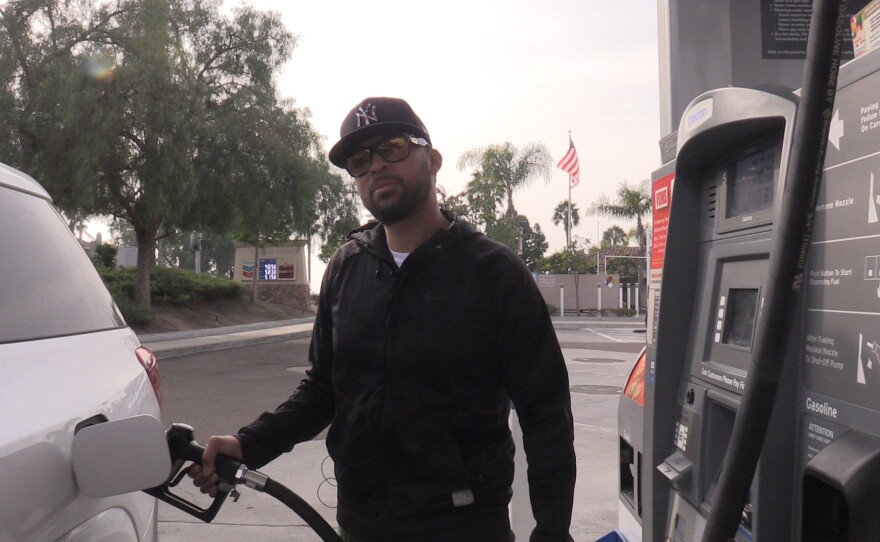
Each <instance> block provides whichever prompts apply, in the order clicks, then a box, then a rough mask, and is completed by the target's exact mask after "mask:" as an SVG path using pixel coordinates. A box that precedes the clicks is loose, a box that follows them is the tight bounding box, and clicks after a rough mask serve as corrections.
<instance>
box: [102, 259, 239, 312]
mask: <svg viewBox="0 0 880 542" xmlns="http://www.w3.org/2000/svg"><path fill="white" fill-rule="evenodd" d="M97 269H98V274H99V275H101V278H102V279H103V280H104V284H106V285H107V289H108V290H110V294H111V295H112V296H113V300H114V301H115V302H116V305H117V306H118V307H119V310H120V311H122V315H123V316H124V317H125V320H126V321H127V322H128V323H129V325H141V324H145V323H148V322H149V321H150V320H151V319H152V316H151V315H150V314H149V312H147V311H145V310H144V309H143V308H142V307H139V306H137V305H136V304H135V302H134V295H135V281H136V280H137V270H136V269H135V268H133V267H119V268H106V267H103V266H98V267H97ZM244 291H245V289H244V286H242V285H241V284H238V283H237V282H235V281H233V280H231V279H228V278H225V277H215V276H213V275H206V274H204V273H195V272H193V271H188V270H186V269H177V268H173V267H157V268H155V269H153V272H152V273H151V274H150V301H151V302H153V301H165V302H170V303H173V304H175V305H189V304H190V303H192V302H199V301H215V300H222V299H229V300H239V299H242V298H243V297H244Z"/></svg>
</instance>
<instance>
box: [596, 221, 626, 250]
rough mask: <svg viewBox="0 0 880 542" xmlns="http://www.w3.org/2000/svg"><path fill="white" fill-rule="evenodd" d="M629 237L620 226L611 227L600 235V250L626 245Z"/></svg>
mask: <svg viewBox="0 0 880 542" xmlns="http://www.w3.org/2000/svg"><path fill="white" fill-rule="evenodd" d="M627 239H629V235H627V233H626V232H625V231H623V228H621V227H620V226H611V227H610V228H608V229H607V230H605V231H604V232H603V233H602V242H601V243H600V244H601V246H602V248H608V247H618V246H624V245H626V241H627Z"/></svg>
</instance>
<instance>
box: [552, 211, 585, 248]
mask: <svg viewBox="0 0 880 542" xmlns="http://www.w3.org/2000/svg"><path fill="white" fill-rule="evenodd" d="M552 220H553V225H554V226H558V225H560V224H562V225H563V226H565V246H566V248H567V247H570V246H571V230H572V228H574V227H575V226H577V225H578V224H580V222H581V214H580V211H579V210H578V208H577V203H572V204H571V220H569V216H568V201H561V202H559V205H557V206H556V208H555V209H553V219H552Z"/></svg>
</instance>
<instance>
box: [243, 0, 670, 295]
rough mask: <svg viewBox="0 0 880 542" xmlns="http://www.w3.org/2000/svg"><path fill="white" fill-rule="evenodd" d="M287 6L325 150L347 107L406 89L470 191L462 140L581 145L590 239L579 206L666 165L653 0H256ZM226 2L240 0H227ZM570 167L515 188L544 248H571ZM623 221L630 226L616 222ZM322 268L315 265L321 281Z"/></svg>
mask: <svg viewBox="0 0 880 542" xmlns="http://www.w3.org/2000/svg"><path fill="white" fill-rule="evenodd" d="M249 4H250V5H253V6H254V7H255V8H257V9H260V10H271V11H276V12H278V13H280V14H281V18H282V20H283V22H284V24H285V26H286V27H287V29H288V30H289V31H290V32H292V33H293V34H294V35H296V36H297V39H298V43H297V46H296V48H295V50H294V51H293V56H292V58H291V60H290V62H289V63H288V64H287V65H286V67H285V68H284V70H283V71H282V72H281V73H280V75H279V86H280V92H281V96H282V97H285V98H293V99H294V100H295V101H296V105H297V107H302V108H308V109H309V110H310V111H311V114H312V117H311V121H312V125H313V126H314V127H315V129H316V130H317V131H318V132H319V133H321V134H323V135H324V136H325V137H326V144H325V148H326V149H329V148H330V146H331V145H333V143H335V142H336V140H337V139H338V137H339V124H340V122H341V121H342V118H343V116H345V114H346V113H347V112H348V111H349V110H350V109H351V108H352V107H354V106H355V105H356V104H357V103H359V102H360V101H361V100H362V99H363V98H366V97H368V96H395V97H400V98H404V99H405V100H407V101H408V102H409V103H410V105H412V107H413V109H415V111H416V113H417V114H418V115H419V117H421V119H422V121H424V123H425V124H426V125H427V127H428V130H429V131H430V132H431V139H432V142H433V144H434V147H435V148H437V149H438V150H439V151H440V152H441V153H442V154H443V156H444V165H443V169H442V170H441V171H440V173H439V175H438V178H437V182H438V184H439V185H440V186H442V187H443V188H444V189H445V190H446V191H447V192H448V193H449V194H455V193H458V192H461V191H462V190H464V187H465V184H466V183H467V181H468V180H469V179H470V172H469V171H459V170H458V169H457V168H456V163H457V161H458V157H459V156H460V155H461V154H462V153H463V152H464V151H466V150H468V149H471V148H475V147H484V146H487V145H492V144H500V143H504V142H505V141H509V142H511V143H513V144H514V145H516V146H518V147H519V146H523V145H525V144H527V143H531V142H542V143H544V144H545V145H546V146H547V148H548V149H549V150H550V153H551V154H552V156H553V161H554V164H555V163H556V162H557V161H558V160H559V159H560V158H561V157H562V155H563V154H564V153H565V151H566V150H567V148H568V133H569V131H571V136H572V139H573V140H574V143H575V145H576V147H577V150H578V155H579V157H580V164H581V183H580V185H579V186H578V187H576V188H574V189H573V190H572V202H573V203H575V204H577V206H578V208H580V210H581V224H580V226H579V227H577V228H575V230H574V234H575V235H576V236H580V237H582V238H589V239H590V240H591V241H596V238H597V225H598V228H599V230H601V231H604V230H605V229H607V228H608V227H610V226H611V225H612V224H613V222H612V221H610V220H608V219H598V221H599V222H598V224H597V218H596V217H592V216H585V213H584V211H586V210H587V209H588V208H589V207H590V205H591V204H592V203H593V202H594V201H595V200H596V198H597V197H598V196H599V195H600V194H602V193H605V194H607V195H609V196H613V195H614V192H615V190H616V189H617V187H618V185H619V184H620V183H621V182H623V181H625V180H628V181H630V182H638V181H640V180H642V179H646V178H648V177H650V174H651V171H652V170H654V169H656V168H657V167H658V166H659V165H660V151H659V146H658V140H659V138H660V121H659V117H660V113H659V98H658V68H657V9H656V2H655V1H654V0H622V1H620V2H607V1H598V0H504V1H501V0H470V1H463V0H444V1H442V2H400V1H390V0H373V1H370V2H355V1H352V0H340V1H334V0H326V1H309V2H303V1H294V2H291V1H288V0H251V1H250V2H249ZM226 5H227V6H238V5H241V2H240V1H232V0H227V2H226ZM567 183H568V175H567V174H566V173H565V172H563V171H562V170H559V169H557V168H555V167H554V168H553V173H552V178H551V181H550V183H548V184H546V185H545V184H543V183H542V182H541V181H537V182H536V183H535V184H533V185H532V186H531V187H529V188H528V189H526V190H524V191H522V192H519V193H516V194H515V195H514V204H515V205H516V208H517V210H518V211H519V212H520V213H522V214H524V215H526V216H527V217H528V219H529V222H530V223H532V224H534V223H536V222H537V223H538V224H540V225H541V229H542V230H543V232H544V234H545V235H546V236H547V240H548V242H549V244H550V249H549V251H548V253H551V252H555V251H558V250H560V249H561V248H563V246H564V245H565V232H564V230H563V229H562V227H561V226H558V227H557V226H554V225H553V223H552V221H551V217H552V215H553V208H554V207H555V206H556V204H558V203H559V202H561V201H564V200H565V199H566V198H567V197H568V187H567V186H568V185H567ZM621 226H622V227H624V229H627V230H628V229H629V228H630V227H631V226H632V224H621ZM322 271H323V268H322V266H320V265H318V266H314V265H313V280H312V287H313V289H314V290H317V286H318V284H319V281H320V273H321V272H322Z"/></svg>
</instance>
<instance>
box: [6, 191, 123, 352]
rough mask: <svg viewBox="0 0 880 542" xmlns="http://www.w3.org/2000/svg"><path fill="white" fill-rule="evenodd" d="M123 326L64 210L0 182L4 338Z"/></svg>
mask: <svg viewBox="0 0 880 542" xmlns="http://www.w3.org/2000/svg"><path fill="white" fill-rule="evenodd" d="M122 325H124V321H123V320H122V317H121V316H120V315H119V312H118V310H117V309H116V306H115V304H114V303H113V299H112V298H111V297H110V294H109V293H108V292H107V289H106V288H105V287H104V283H103V282H102V281H101V278H100V277H99V276H98V273H97V271H95V268H94V265H92V262H91V261H90V260H89V258H88V256H87V255H86V253H85V251H84V250H83V249H82V247H80V245H79V243H78V242H77V241H76V238H75V237H74V236H73V234H72V233H71V232H70V230H69V229H68V228H67V226H66V224H65V223H64V221H63V219H62V218H61V215H59V214H58V212H57V211H56V210H55V208H54V207H53V206H52V205H51V204H50V203H49V202H48V201H46V200H44V199H40V198H38V197H34V196H32V195H28V194H25V193H23V192H19V191H17V190H12V189H9V188H6V187H3V186H0V343H7V342H14V341H25V340H30V339H37V338H44V337H56V336H60V335H73V334H77V333H85V332H89V331H96V330H99V329H109V328H114V327H120V326H122Z"/></svg>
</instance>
